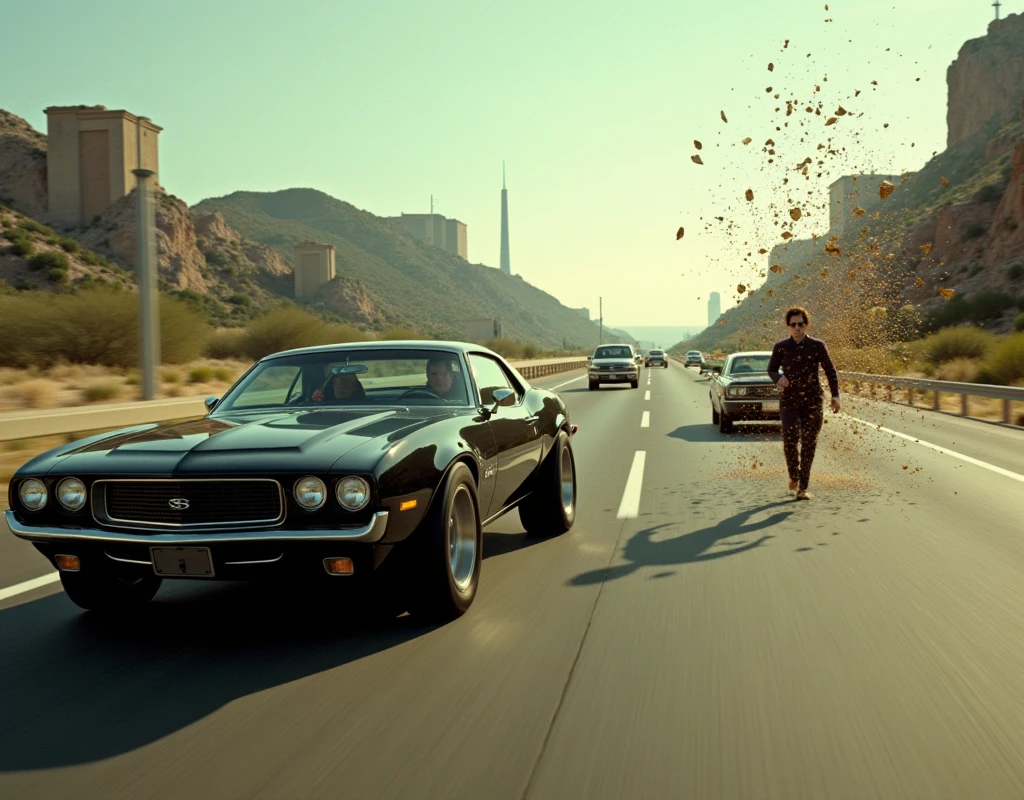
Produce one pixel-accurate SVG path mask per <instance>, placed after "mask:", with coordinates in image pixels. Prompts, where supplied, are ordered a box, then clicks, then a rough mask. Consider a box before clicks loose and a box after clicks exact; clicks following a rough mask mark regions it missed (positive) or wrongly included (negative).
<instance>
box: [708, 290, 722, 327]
mask: <svg viewBox="0 0 1024 800" xmlns="http://www.w3.org/2000/svg"><path fill="white" fill-rule="evenodd" d="M720 316H722V295H720V294H719V293H718V292H712V293H711V296H710V297H708V327H709V328H710V327H711V326H712V325H714V324H715V322H717V321H718V318H719V317H720Z"/></svg>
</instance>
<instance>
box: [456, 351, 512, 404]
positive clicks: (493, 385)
mask: <svg viewBox="0 0 1024 800" xmlns="http://www.w3.org/2000/svg"><path fill="white" fill-rule="evenodd" d="M469 363H470V364H472V365H473V374H474V375H476V385H477V387H478V388H479V389H480V402H481V403H482V404H483V405H491V404H492V403H493V402H494V390H495V389H513V390H514V387H513V386H512V384H511V383H509V380H508V377H507V376H506V375H505V371H504V370H503V369H502V368H501V365H500V364H499V363H498V362H497V361H495V360H494V359H493V358H489V357H487V356H483V355H476V354H472V355H470V357H469ZM516 394H517V395H518V394H520V393H519V392H516Z"/></svg>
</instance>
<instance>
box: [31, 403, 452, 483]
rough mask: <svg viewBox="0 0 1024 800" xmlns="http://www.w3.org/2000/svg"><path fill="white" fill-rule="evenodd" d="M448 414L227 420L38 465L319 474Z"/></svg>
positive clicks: (149, 432) (121, 437)
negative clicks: (376, 443) (364, 449)
mask: <svg viewBox="0 0 1024 800" xmlns="http://www.w3.org/2000/svg"><path fill="white" fill-rule="evenodd" d="M456 413H457V412H456ZM452 414H453V411H452V409H440V408H428V409H421V410H413V409H379V408H375V409H316V410H310V409H300V410H294V411H292V410H289V411H287V412H281V411H279V410H274V411H272V412H271V411H261V412H257V413H248V414H246V413H232V414H225V415H224V416H222V417H219V418H211V417H204V418H203V419H199V420H194V421H191V422H185V423H178V424H174V423H164V424H160V425H155V426H152V427H147V428H145V429H142V430H140V429H139V428H132V429H130V430H125V431H120V432H114V433H111V434H109V435H106V436H101V437H94V438H91V439H89V440H87V441H86V442H85V443H84V444H79V443H76V444H71V445H68V446H67V447H64V448H60V449H59V450H56V451H51V453H50V454H48V455H49V458H48V459H47V460H49V461H52V464H45V465H39V466H44V468H45V470H46V471H48V472H53V471H59V472H61V473H72V474H75V475H97V474H147V475H161V474H174V475H187V474H203V475H208V474H223V473H235V474H239V473H242V474H245V473H257V472H291V471H308V472H326V471H327V470H329V469H330V468H331V466H332V465H333V464H334V463H335V462H336V461H337V460H338V459H339V458H341V457H343V456H345V455H346V454H348V453H351V452H352V451H353V450H355V449H356V448H358V447H364V446H367V445H370V443H371V442H374V441H375V440H381V439H383V440H384V441H383V442H380V443H379V444H381V445H383V449H386V448H387V446H388V443H389V442H391V441H393V440H394V439H395V438H398V437H400V436H402V435H404V434H405V433H408V432H410V430H411V429H413V428H417V427H422V426H423V425H428V424H430V423H431V422H433V421H435V420H438V419H441V418H444V417H451V416H452ZM371 446H372V445H371ZM378 449H379V448H378ZM37 468H38V467H37Z"/></svg>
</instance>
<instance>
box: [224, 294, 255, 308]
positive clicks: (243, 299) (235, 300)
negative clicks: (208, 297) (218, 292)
mask: <svg viewBox="0 0 1024 800" xmlns="http://www.w3.org/2000/svg"><path fill="white" fill-rule="evenodd" d="M228 302H229V303H231V304H233V305H236V306H251V305H252V299H251V298H250V297H249V295H247V294H242V293H241V292H238V293H236V294H233V295H231V297H229V298H228Z"/></svg>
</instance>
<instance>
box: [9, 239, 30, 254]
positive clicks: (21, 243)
mask: <svg viewBox="0 0 1024 800" xmlns="http://www.w3.org/2000/svg"><path fill="white" fill-rule="evenodd" d="M8 250H9V252H10V253H12V254H13V255H16V256H21V257H22V258H28V257H29V256H30V255H32V254H33V253H34V252H35V251H36V246H35V245H34V244H33V243H32V242H31V241H29V240H28V239H26V238H24V237H19V236H16V237H11V246H10V248H8Z"/></svg>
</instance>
